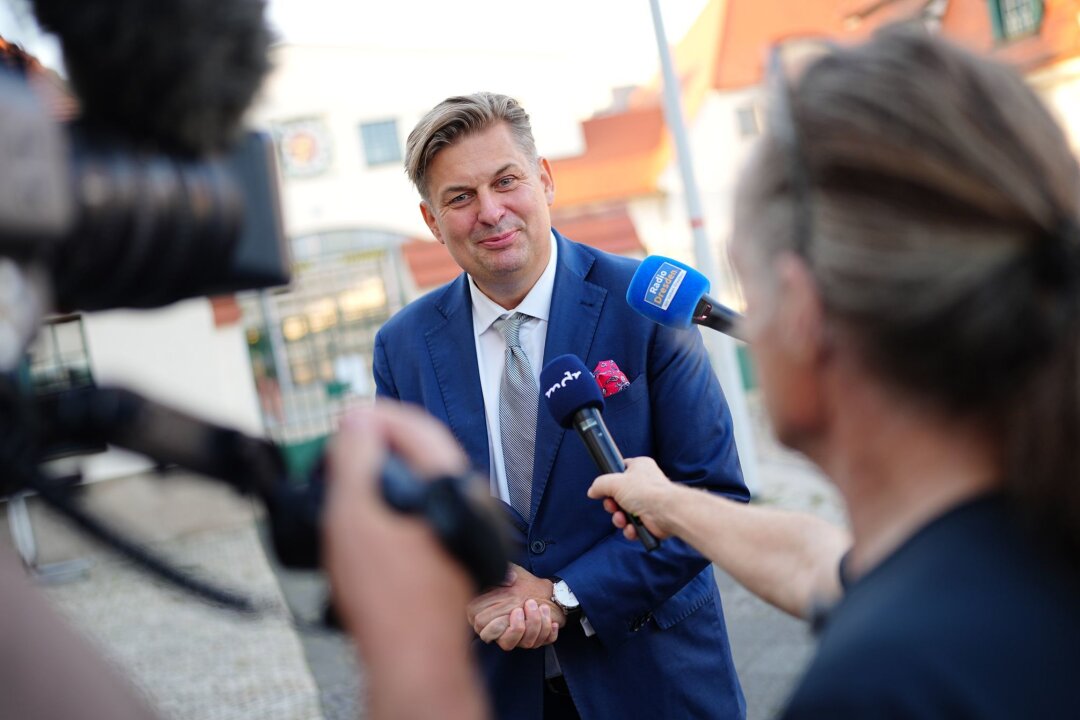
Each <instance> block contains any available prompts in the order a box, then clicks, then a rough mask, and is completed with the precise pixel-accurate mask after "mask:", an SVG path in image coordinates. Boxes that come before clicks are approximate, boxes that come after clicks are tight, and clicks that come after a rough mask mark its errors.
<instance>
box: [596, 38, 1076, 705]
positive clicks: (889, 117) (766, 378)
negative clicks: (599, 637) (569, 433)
mask: <svg viewBox="0 0 1080 720" xmlns="http://www.w3.org/2000/svg"><path fill="white" fill-rule="evenodd" d="M811 56H812V57H811ZM792 60H798V61H799V62H798V63H795V62H792ZM800 65H801V67H800ZM770 92H771V95H770V105H769V126H768V127H769V132H768V133H767V134H766V136H765V137H764V138H763V139H762V141H761V143H760V146H759V147H758V148H757V152H756V154H755V155H754V157H753V158H752V160H751V162H750V165H749V168H748V172H747V173H746V175H745V176H744V178H743V182H742V184H741V187H740V191H739V198H738V202H737V204H736V208H737V211H736V221H735V222H736V232H735V240H734V243H733V249H732V253H733V260H734V262H735V264H736V268H737V271H738V273H739V275H740V277H741V278H742V282H743V284H744V289H745V292H746V298H747V313H746V317H747V321H746V322H747V327H746V328H745V330H746V334H747V337H748V340H749V342H750V345H751V347H752V349H753V352H754V357H755V360H756V364H757V369H758V373H759V377H760V382H761V386H762V391H763V393H764V398H765V402H766V405H767V409H768V412H769V416H770V418H771V420H772V424H773V427H774V428H775V431H776V434H777V436H778V437H779V439H780V440H781V441H782V442H783V443H784V444H786V445H788V446H790V447H792V448H794V449H796V450H799V451H801V452H803V453H805V454H806V455H807V456H808V457H809V458H811V459H812V460H813V461H814V462H815V463H817V464H818V465H819V466H820V467H821V468H822V469H823V470H824V472H825V473H826V474H827V475H828V476H829V477H830V478H831V479H832V481H833V482H834V483H835V484H836V486H837V488H838V489H839V491H840V493H841V494H842V495H843V497H844V500H845V503H846V506H847V510H848V514H849V518H850V524H851V528H852V530H851V535H852V539H851V540H850V541H849V539H848V537H847V534H846V532H845V531H841V530H839V529H836V528H833V527H831V526H830V525H828V524H826V523H824V522H821V521H818V520H816V519H813V518H809V517H806V516H802V515H798V514H793V513H782V512H778V511H771V510H767V509H762V508H744V507H735V506H731V505H729V504H725V503H724V501H723V500H722V499H719V498H712V497H708V496H705V495H704V494H702V493H696V492H694V491H692V490H689V489H686V488H680V487H679V486H677V485H674V484H672V483H668V482H666V481H665V479H664V478H663V476H662V475H661V474H660V472H659V471H658V470H657V468H656V466H655V464H654V463H652V462H651V461H650V460H647V459H644V458H642V459H636V460H632V461H631V462H630V463H629V470H628V472H627V473H624V474H621V475H609V476H604V477H602V478H600V479H598V480H597V482H596V484H595V485H594V486H593V488H592V489H591V490H590V494H591V495H592V496H593V497H596V498H602V497H611V496H613V497H614V498H615V499H616V500H617V501H618V503H619V504H620V505H621V506H622V507H623V508H624V509H625V510H626V511H628V512H634V513H637V514H638V515H639V516H640V518H641V519H642V520H643V521H644V523H645V525H646V526H647V527H648V528H649V529H650V530H652V531H653V532H654V533H656V534H657V535H658V536H665V535H669V534H675V535H678V536H680V537H682V538H684V539H686V540H688V541H689V542H690V543H691V544H693V545H695V546H696V547H698V548H699V549H701V550H702V551H703V552H704V553H705V554H706V555H708V556H710V557H711V558H712V559H714V560H715V561H717V562H718V563H720V564H721V565H722V566H724V567H726V568H728V569H731V570H732V573H733V574H734V575H735V576H736V577H737V578H738V579H740V580H741V581H743V582H744V583H746V584H747V585H748V587H750V589H751V590H754V591H756V592H759V593H761V594H762V595H763V596H765V597H766V598H768V599H770V600H772V601H773V602H776V603H777V604H779V605H781V606H782V607H785V608H786V609H788V610H789V611H792V612H795V613H798V614H807V612H808V607H809V606H810V605H811V604H812V601H813V599H814V598H830V597H831V598H836V597H837V596H839V595H840V593H841V586H842V588H843V591H842V594H843V597H842V598H841V599H839V601H838V602H836V603H835V604H834V605H833V607H832V608H831V609H830V610H829V611H828V612H827V614H826V615H825V616H824V630H823V634H822V636H821V643H820V646H819V649H818V653H817V656H816V657H815V658H814V660H813V662H812V663H811V665H810V667H809V669H808V671H807V674H806V676H805V677H804V678H803V680H802V682H801V684H800V685H799V687H798V688H797V690H796V691H795V693H794V696H793V697H792V699H791V701H790V705H789V707H788V708H787V710H786V712H785V713H784V715H783V717H785V718H870V717H874V718H1021V717H1031V718H1051V717H1072V716H1074V715H1075V714H1076V710H1075V702H1076V701H1075V692H1074V689H1073V688H1074V684H1075V679H1076V673H1077V669H1078V668H1080V612H1078V610H1080V574H1078V568H1080V229H1078V224H1077V200H1078V198H1080V173H1078V168H1077V164H1076V161H1075V160H1074V158H1073V155H1072V153H1071V151H1070V148H1069V145H1068V143H1067V141H1066V139H1065V137H1064V135H1063V134H1062V131H1061V130H1060V129H1059V128H1058V126H1057V125H1056V124H1055V122H1054V121H1053V120H1052V119H1051V117H1050V115H1049V114H1048V113H1047V111H1046V110H1045V108H1044V107H1043V106H1042V104H1041V103H1040V101H1039V100H1038V98H1037V97H1036V96H1035V94H1034V93H1033V92H1032V91H1031V90H1030V89H1029V88H1028V87H1027V86H1026V85H1025V83H1024V81H1023V80H1022V79H1021V78H1020V77H1019V76H1018V75H1017V74H1016V73H1014V72H1013V71H1012V70H1010V69H1008V68H1005V67H1003V66H1000V65H997V64H994V63H991V62H988V61H986V60H982V59H979V58H976V57H974V56H973V55H970V54H968V53H967V52H965V51H962V50H959V49H957V48H956V47H954V46H952V45H949V44H947V43H946V42H944V41H941V40H939V39H935V38H932V37H930V36H927V35H925V34H922V33H917V32H915V31H910V30H897V29H889V30H886V31H884V32H883V33H880V34H879V35H878V36H877V37H875V38H874V39H873V40H872V41H870V42H868V43H866V44H865V45H861V46H858V47H854V48H849V49H837V48H826V47H821V46H818V47H814V44H813V43H800V44H798V45H790V44H785V45H784V46H781V47H779V48H777V49H776V50H774V52H773V54H772V55H771V59H770ZM606 504H607V506H608V509H609V510H612V511H613V510H615V506H614V504H613V503H611V501H607V503H606ZM733 511H734V512H733ZM613 519H614V521H615V523H616V525H618V526H620V527H624V526H625V517H624V516H623V515H622V514H621V513H616V515H615V516H614V518H613ZM624 532H626V534H627V535H628V536H633V528H632V526H631V527H629V528H627V529H626V530H625V531H624ZM755 547H756V548H757V550H756V552H754V548H755ZM740 560H741V562H740Z"/></svg>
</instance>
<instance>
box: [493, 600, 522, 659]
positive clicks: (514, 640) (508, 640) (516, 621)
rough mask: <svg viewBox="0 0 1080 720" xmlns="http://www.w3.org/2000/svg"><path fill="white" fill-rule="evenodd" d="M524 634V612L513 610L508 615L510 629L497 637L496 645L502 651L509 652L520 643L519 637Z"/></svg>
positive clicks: (519, 609) (517, 609)
mask: <svg viewBox="0 0 1080 720" xmlns="http://www.w3.org/2000/svg"><path fill="white" fill-rule="evenodd" d="M524 634H525V611H524V610H522V609H521V608H515V609H514V610H513V611H512V612H511V613H510V627H508V628H507V629H506V632H504V633H503V634H502V635H500V636H499V640H498V644H499V647H501V648H502V649H503V650H506V651H510V650H513V649H514V648H516V647H517V645H518V643H519V642H521V636H522V635H524Z"/></svg>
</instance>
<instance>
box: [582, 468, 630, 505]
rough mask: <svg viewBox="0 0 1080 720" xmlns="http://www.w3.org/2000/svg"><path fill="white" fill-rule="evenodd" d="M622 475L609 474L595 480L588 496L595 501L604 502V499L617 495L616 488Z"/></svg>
mask: <svg viewBox="0 0 1080 720" xmlns="http://www.w3.org/2000/svg"><path fill="white" fill-rule="evenodd" d="M620 477H622V475H621V474H617V473H609V474H607V475H601V476H600V477H598V478H596V479H595V480H593V482H592V485H590V486H589V489H588V491H587V492H586V494H587V495H588V496H589V497H591V498H592V499H593V500H602V499H603V498H606V497H610V496H612V495H614V494H615V486H616V485H617V484H618V482H619V478H620Z"/></svg>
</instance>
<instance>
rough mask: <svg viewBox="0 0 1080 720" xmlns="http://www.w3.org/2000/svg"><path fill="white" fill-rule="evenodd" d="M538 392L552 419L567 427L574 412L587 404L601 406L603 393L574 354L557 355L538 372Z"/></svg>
mask: <svg viewBox="0 0 1080 720" xmlns="http://www.w3.org/2000/svg"><path fill="white" fill-rule="evenodd" d="M540 394H541V395H542V396H543V397H544V400H545V402H547V406H548V410H550V411H551V415H552V417H554V418H555V422H557V423H559V424H560V425H562V426H563V427H564V428H569V427H570V425H571V424H572V423H573V421H574V413H576V412H577V411H578V410H581V409H583V408H587V407H594V408H596V409H597V410H603V409H604V396H603V395H602V394H601V393H600V387H599V386H598V385H597V384H596V380H594V379H593V376H592V373H591V372H589V369H588V368H587V367H585V363H583V362H581V358H579V357H578V356H577V355H560V356H559V357H557V358H555V359H553V360H552V361H551V362H549V363H548V364H547V365H545V366H544V369H543V370H541V371H540Z"/></svg>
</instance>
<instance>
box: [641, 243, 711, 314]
mask: <svg viewBox="0 0 1080 720" xmlns="http://www.w3.org/2000/svg"><path fill="white" fill-rule="evenodd" d="M708 292H709V279H708V278H707V277H705V276H704V275H702V274H701V273H699V272H698V271H697V270H695V269H694V268H692V267H690V266H688V265H684V264H683V263H681V262H679V261H678V260H672V259H671V258H666V257H661V256H659V255H650V256H649V257H647V258H645V259H644V260H642V261H641V265H640V266H638V269H637V272H635V273H634V277H633V278H632V279H631V280H630V287H628V288H627V289H626V302H627V303H628V304H629V305H630V307H632V308H633V309H634V310H636V311H637V312H639V313H640V314H642V315H644V316H645V317H646V318H648V319H649V320H652V321H653V322H655V323H659V324H660V325H666V326H668V327H674V328H688V327H690V325H691V324H692V322H691V321H692V319H693V317H694V309H695V308H696V307H697V304H698V301H699V300H701V298H702V296H703V295H705V294H706V293H708Z"/></svg>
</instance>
